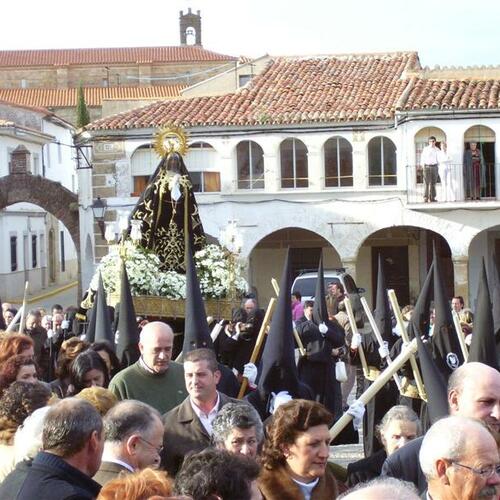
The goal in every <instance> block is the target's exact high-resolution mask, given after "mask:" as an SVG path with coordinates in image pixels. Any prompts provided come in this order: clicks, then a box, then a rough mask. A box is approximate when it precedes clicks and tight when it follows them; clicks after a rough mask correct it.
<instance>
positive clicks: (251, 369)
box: [243, 363, 258, 386]
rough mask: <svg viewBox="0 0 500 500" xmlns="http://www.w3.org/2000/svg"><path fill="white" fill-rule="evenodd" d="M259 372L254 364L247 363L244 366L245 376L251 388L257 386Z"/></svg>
mask: <svg viewBox="0 0 500 500" xmlns="http://www.w3.org/2000/svg"><path fill="white" fill-rule="evenodd" d="M257 374H258V370H257V367H256V366H255V365H254V364H253V363H247V364H246V365H244V366H243V376H244V377H245V378H247V379H248V383H249V384H250V385H251V386H255V381H256V380H257Z"/></svg>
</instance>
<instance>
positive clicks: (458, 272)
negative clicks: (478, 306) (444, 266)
mask: <svg viewBox="0 0 500 500" xmlns="http://www.w3.org/2000/svg"><path fill="white" fill-rule="evenodd" d="M452 261H453V275H454V285H455V295H461V296H462V297H463V298H464V300H465V305H466V307H470V305H471V303H470V300H469V299H470V297H469V257H468V256H467V255H452Z"/></svg>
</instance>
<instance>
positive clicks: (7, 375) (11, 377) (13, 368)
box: [0, 354, 38, 396]
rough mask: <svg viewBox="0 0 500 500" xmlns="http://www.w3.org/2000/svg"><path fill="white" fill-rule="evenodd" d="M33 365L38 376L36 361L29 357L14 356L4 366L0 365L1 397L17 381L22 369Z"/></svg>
mask: <svg viewBox="0 0 500 500" xmlns="http://www.w3.org/2000/svg"><path fill="white" fill-rule="evenodd" d="M31 365H34V367H35V369H36V371H37V374H38V368H37V366H36V363H35V360H34V359H33V358H30V357H28V356H23V355H22V354H17V355H16V356H12V357H11V358H9V359H8V360H7V361H6V362H5V363H4V364H3V365H0V396H1V395H2V394H3V392H4V391H5V389H7V387H9V385H10V384H12V382H15V381H16V378H17V374H18V373H19V370H20V369H21V367H23V366H31Z"/></svg>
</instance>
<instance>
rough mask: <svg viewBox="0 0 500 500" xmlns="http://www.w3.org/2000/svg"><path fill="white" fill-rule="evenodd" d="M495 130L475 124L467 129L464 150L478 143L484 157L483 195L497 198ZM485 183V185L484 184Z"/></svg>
mask: <svg viewBox="0 0 500 500" xmlns="http://www.w3.org/2000/svg"><path fill="white" fill-rule="evenodd" d="M495 141H496V136H495V131H494V130H492V129H491V128H489V127H486V126H484V125H474V126H473V127H470V128H469V129H467V130H466V131H465V134H464V151H467V150H468V149H470V144H471V143H476V144H477V147H478V148H479V149H480V150H481V153H482V155H483V158H484V163H485V165H484V168H485V172H484V183H483V182H482V183H481V197H484V198H495V196H496V189H495ZM483 184H484V185H483Z"/></svg>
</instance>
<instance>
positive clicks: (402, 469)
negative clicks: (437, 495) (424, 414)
mask: <svg viewBox="0 0 500 500" xmlns="http://www.w3.org/2000/svg"><path fill="white" fill-rule="evenodd" d="M423 440H424V438H423V437H419V438H417V439H413V440H412V441H410V442H409V443H407V444H405V445H404V446H403V447H402V448H400V449H399V450H397V451H395V452H394V453H393V454H392V455H391V456H389V457H387V459H386V461H385V462H384V465H383V466H382V475H383V476H391V477H395V478H396V479H401V480H403V481H409V482H410V483H413V484H414V485H415V486H416V487H417V489H418V492H419V493H422V492H423V491H425V490H426V489H427V480H426V479H425V476H424V473H423V472H422V469H421V468H420V464H419V461H418V455H419V453H420V448H421V446H422V441H423Z"/></svg>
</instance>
